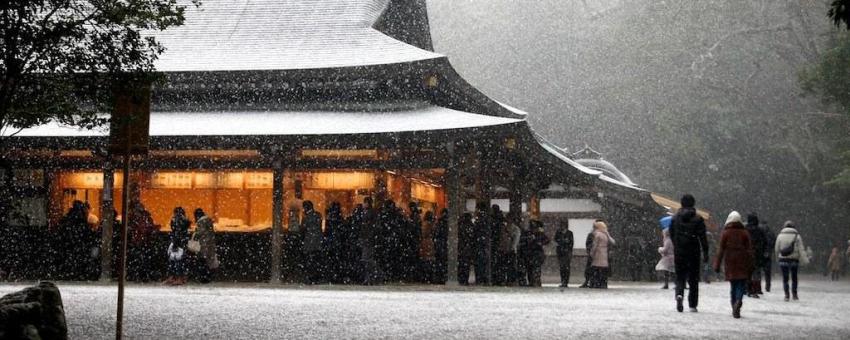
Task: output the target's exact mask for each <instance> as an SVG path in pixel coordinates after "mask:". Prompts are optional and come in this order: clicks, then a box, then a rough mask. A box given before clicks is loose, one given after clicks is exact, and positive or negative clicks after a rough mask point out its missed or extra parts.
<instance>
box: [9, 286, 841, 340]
mask: <svg viewBox="0 0 850 340" xmlns="http://www.w3.org/2000/svg"><path fill="white" fill-rule="evenodd" d="M24 286H25V284H4V285H0V294H6V293H9V292H12V291H15V290H18V289H21V288H23V287H24ZM59 287H60V289H61V290H62V296H63V299H64V302H65V310H66V317H67V319H68V327H69V332H70V338H71V339H109V338H113V337H114V333H113V332H114V328H113V327H114V318H115V314H114V313H115V299H116V295H117V293H116V288H115V286H107V285H101V284H78V283H60V284H59ZM658 287H659V285H657V284H646V283H640V284H634V283H621V282H614V283H612V285H611V287H610V289H608V290H607V291H606V290H586V289H577V288H570V289H567V290H565V291H563V292H561V291H559V290H558V289H557V288H555V287H544V288H542V289H527V288H502V287H459V286H447V287H441V286H381V287H361V286H314V287H300V286H276V285H268V284H244V283H243V284H224V283H221V284H215V285H211V286H201V285H189V286H184V287H164V286H160V285H131V286H129V287H128V289H127V291H126V297H127V300H126V312H125V317H126V319H125V320H126V323H125V332H126V333H125V334H126V338H128V339H166V338H168V339H287V338H288V339H302V338H315V339H342V338H345V339H367V338H368V339H376V338H385V339H450V338H453V339H497V338H503V339H508V338H509V339H518V338H528V339H564V338H585V339H587V338H588V337H593V338H597V337H598V338H600V339H643V338H661V339H674V338H713V339H726V338H741V337H742V336H745V337H746V338H771V339H794V338H808V339H829V338H834V339H841V338H843V339H847V338H850V324H848V321H850V318H848V316H850V315H848V312H847V311H848V310H850V283H848V282H847V280H846V279H845V280H844V281H842V282H838V283H833V282H828V281H824V280H822V279H821V278H814V277H806V278H804V280H803V282H802V283H801V287H800V298H801V300H800V301H799V302H784V301H782V293H781V282H780V285H779V287H778V288H779V291H778V292H777V290H774V292H773V293H768V294H767V295H766V296H765V297H764V298H762V299H760V300H755V299H746V298H745V302H744V309H743V318H742V319H740V320H735V319H733V318H732V317H731V310H730V307H729V300H728V294H729V293H728V291H729V288H728V287H729V286H728V284H727V283H725V282H715V283H712V284H710V285H705V284H703V285H700V289H701V293H702V294H701V296H702V299H701V301H700V308H699V313H696V314H694V313H689V312H687V311H686V312H685V313H681V314H680V313H677V312H676V311H675V308H674V301H673V298H672V296H673V293H672V291H670V290H661V289H659V288H658Z"/></svg>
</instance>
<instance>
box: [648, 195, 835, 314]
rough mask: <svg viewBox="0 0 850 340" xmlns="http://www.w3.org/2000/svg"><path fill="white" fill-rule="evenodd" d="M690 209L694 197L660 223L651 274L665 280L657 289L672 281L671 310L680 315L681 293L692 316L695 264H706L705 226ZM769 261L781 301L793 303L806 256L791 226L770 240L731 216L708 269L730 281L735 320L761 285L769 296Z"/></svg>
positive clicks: (756, 226)
mask: <svg viewBox="0 0 850 340" xmlns="http://www.w3.org/2000/svg"><path fill="white" fill-rule="evenodd" d="M695 203H696V201H695V199H694V197H693V196H691V195H684V196H683V197H682V199H681V208H680V209H679V211H677V212H676V214H675V215H673V216H671V217H668V218H663V219H662V220H661V226H662V229H663V241H662V242H663V243H662V247H660V248H659V249H658V252H659V254H661V260H660V261H659V263H658V265H657V266H656V270H659V271H661V272H663V274H664V276H665V284H664V286H663V287H662V288H667V287H668V279H667V278H668V277H669V276H670V274H671V273H672V274H673V275H675V277H676V283H675V299H676V309H677V310H678V311H679V312H682V311H683V310H684V290H685V289H686V288H687V289H688V307H689V309H690V311H692V312H696V311H697V306H698V304H699V282H700V279H699V278H700V274H699V273H700V263H701V262H702V263H706V264H708V263H709V243H708V239H707V237H706V235H707V234H708V233H707V230H706V225H705V221H704V220H703V218H702V217H700V216H699V214H697V211H696V209H695V208H694V206H695ZM849 251H850V250H849ZM833 253H837V250H834V251H833ZM774 256H775V257H776V259H777V262H778V265H779V268H780V269H781V270H782V286H783V291H784V293H785V301H790V300H792V299H793V300H794V301H796V300H798V299H799V296H798V294H797V286H798V269H799V267H800V266H801V265H806V264H807V263H808V262H809V255H808V254H807V251H806V247H805V245H804V244H803V238H802V236H801V235H800V233H799V231H798V230H797V227H796V225H795V224H794V223H793V222H791V221H787V222H785V224H784V226H783V228H782V230H781V231H780V233H779V234H778V235H775V236H774V235H773V233H772V232H771V230H770V229H769V228H767V227H765V226H764V225H761V224H760V223H759V219H758V216H757V215H756V214H754V213H750V214H748V215H747V221H746V223H745V222H744V221H743V218H742V217H741V214H740V213H738V212H737V211H732V212H731V213H730V214H729V216H728V217H727V219H726V222H725V223H724V225H723V228H722V230H721V232H720V241H719V242H718V244H717V253H716V256H715V257H714V261H713V262H712V264H711V268H712V269H713V270H714V271H715V272H717V273H720V272H721V270H722V271H723V273H724V275H725V278H726V281H729V284H730V305H731V308H732V316H733V317H734V318H740V317H741V308H742V306H743V297H744V295H747V296H748V297H751V298H759V296H760V295H763V294H764V292H763V291H762V285H761V281H762V279H764V280H765V286H764V288H765V291H767V292H770V289H771V267H772V264H773V258H774ZM836 257H837V255H836ZM836 261H838V260H836ZM830 265H832V263H831V264H830Z"/></svg>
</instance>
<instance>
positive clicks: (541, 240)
mask: <svg viewBox="0 0 850 340" xmlns="http://www.w3.org/2000/svg"><path fill="white" fill-rule="evenodd" d="M528 223H529V226H530V229H531V232H532V237H531V239H530V242H529V245H528V257H529V260H530V261H529V262H530V263H529V266H530V268H529V270H528V285H529V286H530V287H541V286H542V285H543V282H542V280H541V278H542V277H541V276H542V274H543V271H542V270H543V263H544V261H546V253H545V252H544V249H543V247H544V246H546V245H547V244H549V242H550V241H551V240H550V239H549V236H546V233H545V230H544V226H543V222H540V221H538V220H531V221H529V222H528Z"/></svg>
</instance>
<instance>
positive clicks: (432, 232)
mask: <svg viewBox="0 0 850 340" xmlns="http://www.w3.org/2000/svg"><path fill="white" fill-rule="evenodd" d="M288 220H289V223H288V224H289V226H288V229H287V232H286V235H285V238H286V240H285V242H284V261H283V263H284V266H285V270H284V272H286V273H287V275H288V276H289V279H290V280H292V279H293V278H296V279H300V280H299V281H303V282H304V283H307V284H316V283H362V284H367V285H371V284H379V283H383V282H408V283H411V282H421V283H445V282H446V280H447V276H448V275H447V274H448V273H447V262H448V211H447V210H445V209H443V210H442V211H441V212H440V214H439V216H436V215H435V214H434V213H433V212H431V211H427V212H425V214H424V215H423V214H422V211H421V209H420V208H419V206H418V204H416V203H410V204H409V205H408V209H407V211H405V210H404V209H402V208H399V207H397V206H396V204H395V202H394V201H392V200H386V201H384V202H383V204H381V206H380V207H376V206H374V203H373V200H372V199H371V198H366V199H365V200H364V202H363V203H362V204H357V205H356V206H355V207H354V209H353V211H352V213H351V214H350V216H343V214H342V208H341V205H340V204H339V203H338V202H332V203H331V204H330V206H329V207H328V209H326V211H325V214H324V216H323V215H322V214H321V213H320V212H318V211H316V210H315V208H314V205H313V202H311V201H309V200H308V201H303V202H302V203H301V206H300V209H299V207H290V209H289V219H288Z"/></svg>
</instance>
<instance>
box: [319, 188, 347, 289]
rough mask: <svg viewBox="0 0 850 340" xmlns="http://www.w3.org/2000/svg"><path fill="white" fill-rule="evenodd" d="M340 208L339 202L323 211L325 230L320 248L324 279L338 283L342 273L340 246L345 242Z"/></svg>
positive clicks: (333, 203) (332, 203)
mask: <svg viewBox="0 0 850 340" xmlns="http://www.w3.org/2000/svg"><path fill="white" fill-rule="evenodd" d="M343 222H344V220H343V218H342V207H341V206H340V204H339V202H331V205H330V207H328V209H327V210H326V211H325V230H324V236H323V238H322V248H323V249H324V252H325V259H326V261H325V265H324V268H325V279H326V280H328V281H329V282H333V283H339V282H340V280H341V273H342V266H343V265H344V264H343V261H342V256H341V255H342V254H340V252H341V246H342V244H343V242H345V240H342V238H345V237H346V235H345V233H346V231H345V230H342V229H343Z"/></svg>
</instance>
